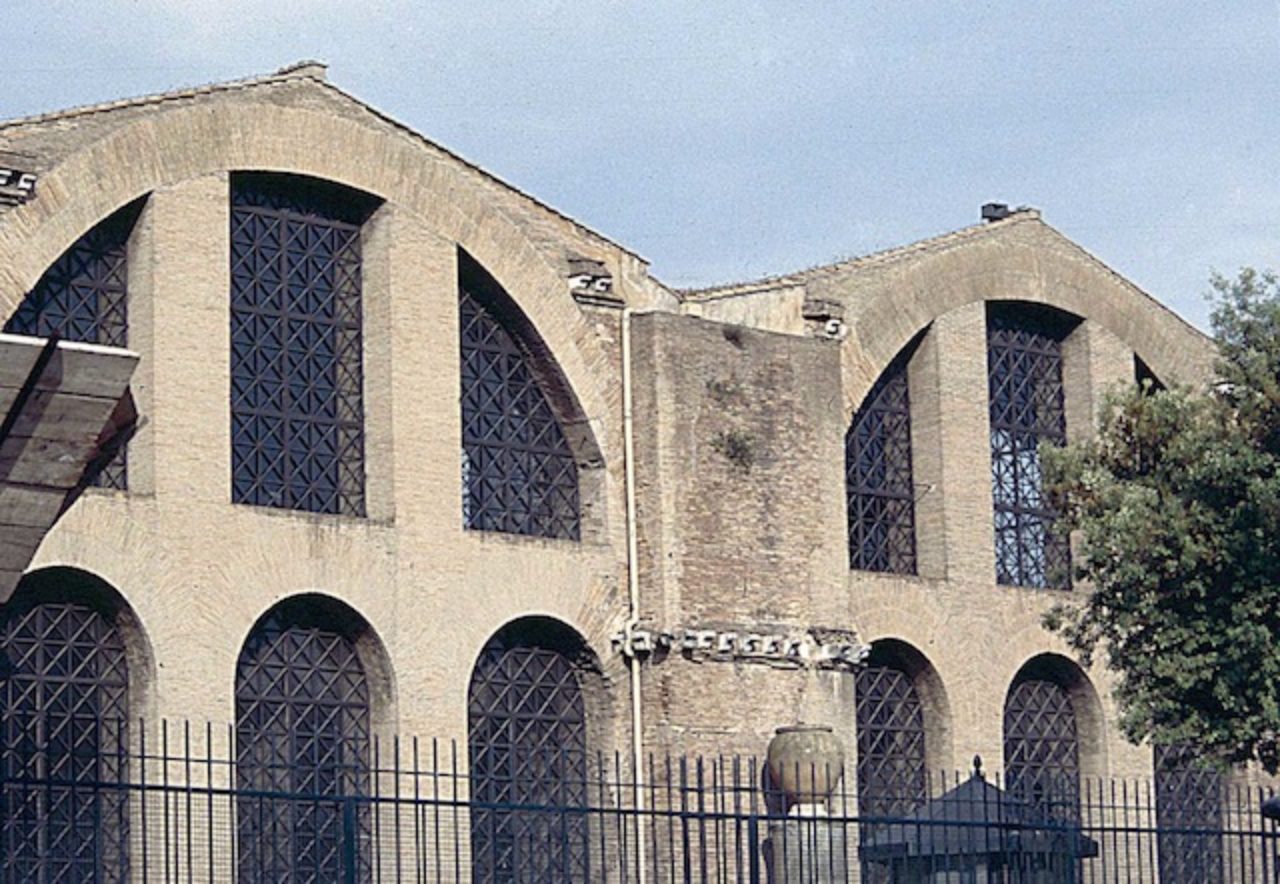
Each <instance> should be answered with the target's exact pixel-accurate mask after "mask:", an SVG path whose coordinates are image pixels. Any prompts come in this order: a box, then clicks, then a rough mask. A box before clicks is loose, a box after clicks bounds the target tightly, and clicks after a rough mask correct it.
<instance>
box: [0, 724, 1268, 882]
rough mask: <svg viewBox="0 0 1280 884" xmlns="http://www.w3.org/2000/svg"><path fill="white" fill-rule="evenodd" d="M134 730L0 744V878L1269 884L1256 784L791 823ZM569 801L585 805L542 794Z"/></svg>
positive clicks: (733, 793) (753, 793)
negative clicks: (106, 736) (1178, 794)
mask: <svg viewBox="0 0 1280 884" xmlns="http://www.w3.org/2000/svg"><path fill="white" fill-rule="evenodd" d="M130 730H131V731H132V736H130V737H129V738H128V740H127V741H126V739H125V738H124V737H123V736H121V738H120V740H119V741H118V742H119V743H120V745H117V746H115V747H113V748H112V749H110V750H107V749H104V747H103V746H102V745H101V743H102V741H101V740H100V739H97V738H96V737H95V736H94V735H93V734H85V738H84V739H83V740H81V741H79V742H76V741H63V742H61V743H60V744H59V745H60V746H61V747H62V748H61V749H59V750H58V751H57V752H54V751H52V750H50V749H49V748H48V745H49V744H48V743H42V742H40V741H38V740H37V739H36V738H35V737H31V738H30V739H25V738H24V737H23V735H17V736H16V737H13V738H12V739H10V740H9V743H8V744H7V745H5V746H3V747H0V812H2V813H3V819H2V820H0V879H2V880H3V881H5V882H9V881H22V882H26V881H36V882H43V881H75V882H81V881H104V882H116V881H119V882H124V881H144V882H150V881H175V882H177V881H182V882H205V881H208V882H213V881H240V882H268V881H269V882H280V881H290V882H294V881H297V882H326V884H327V882H372V881H412V882H419V884H428V882H431V884H434V882H445V881H448V882H454V881H475V882H483V884H490V882H492V884H497V882H538V884H550V882H560V881H563V882H587V881H590V882H638V881H642V880H643V881H645V882H653V884H667V882H699V884H701V882H717V884H719V882H749V884H763V882H805V884H820V882H875V884H880V882H926V881H927V882H948V884H953V882H1028V884H1030V882H1036V884H1040V882H1082V884H1083V882H1088V884H1093V882H1098V884H1102V882H1161V884H1191V882H1196V884H1226V882H1260V884H1261V882H1268V884H1270V882H1275V881H1277V880H1280V864H1278V862H1277V850H1278V849H1280V841H1278V840H1277V833H1276V830H1275V828H1274V827H1273V825H1272V824H1271V823H1269V822H1265V821H1264V820H1263V819H1262V817H1261V815H1260V812H1259V807H1260V804H1261V802H1262V800H1263V799H1264V798H1265V797H1267V796H1266V795H1264V794H1263V792H1262V791H1261V790H1260V789H1256V788H1244V787H1231V788H1221V789H1218V790H1217V792H1216V794H1208V793H1204V792H1203V791H1202V792H1201V793H1199V794H1197V795H1196V796H1193V797H1194V798H1195V802H1194V806H1192V805H1187V806H1181V807H1175V808H1171V807H1170V806H1169V801H1171V800H1173V799H1172V798H1171V797H1169V796H1167V795H1166V796H1163V797H1162V796H1161V795H1159V794H1157V791H1156V790H1155V789H1154V788H1153V786H1152V784H1151V783H1149V782H1146V781H1121V780H1114V781H1113V780H1106V781H1100V780H1093V779H1085V780H1082V781H1079V782H1072V783H1062V784H1055V783H1054V782H1052V781H1049V780H1045V779H1043V778H1041V779H1034V781H1032V782H1024V783H1022V784H1018V783H1015V784H1013V785H1012V788H1009V789H1006V788H1004V785H1003V784H1001V782H1000V781H999V779H998V778H996V777H986V776H983V775H982V774H981V773H978V772H976V771H975V772H969V773H963V774H955V775H938V776H935V777H929V778H925V779H924V781H923V784H921V781H920V780H919V778H917V779H916V780H914V785H913V786H912V787H911V788H910V789H906V790H904V792H906V791H910V792H914V793H915V794H910V795H908V794H902V795H897V796H885V795H876V796H863V803H862V806H863V807H864V808H867V809H868V812H867V813H859V803H858V797H857V795H856V794H855V789H854V783H853V782H852V780H853V779H854V777H853V775H852V771H847V772H846V778H845V781H844V782H841V783H840V784H839V785H838V786H837V787H836V789H835V791H834V793H833V794H831V795H830V796H828V798H827V800H826V801H825V802H824V803H822V804H821V805H808V806H802V807H799V808H795V807H788V806H787V804H788V803H787V797H786V796H785V795H783V794H781V793H780V792H778V791H777V790H775V789H773V788H772V786H771V784H770V782H769V779H768V776H767V774H766V773H765V772H764V765H763V764H762V762H761V760H759V759H755V758H746V757H736V756H735V757H715V758H683V757H679V758H657V757H650V758H649V759H648V760H647V763H646V767H645V770H644V771H642V775H641V776H640V777H639V778H637V777H635V776H634V775H633V772H632V771H631V770H630V769H629V766H628V765H627V764H626V763H625V761H624V760H623V759H622V758H619V757H616V756H615V757H604V756H601V755H594V756H591V757H586V756H583V755H581V754H578V755H572V754H570V753H568V752H567V751H566V750H564V749H563V748H562V747H550V748H544V749H540V750H536V752H535V755H534V756H527V755H526V757H525V758H524V759H523V762H522V764H521V767H520V769H521V771H522V772H523V775H522V777H520V778H517V777H511V778H509V779H504V778H503V777H502V775H501V772H498V773H495V772H493V771H490V772H488V774H487V778H486V780H485V781H484V782H480V781H479V780H478V779H473V778H472V777H471V776H470V775H469V774H468V773H467V764H466V761H467V751H466V748H465V747H461V748H460V747H458V746H457V745H455V744H453V743H444V742H440V741H435V740H416V739H414V740H393V741H390V742H389V743H387V742H382V743H379V742H378V741H376V740H374V741H373V742H372V744H371V745H372V752H371V757H368V758H363V759H362V758H353V757H349V756H348V755H346V754H344V751H343V747H342V745H341V740H337V739H335V740H334V741H333V742H332V744H331V745H329V744H327V743H326V741H324V740H320V741H319V742H318V743H317V741H316V740H315V739H314V735H308V737H307V740H306V741H305V742H306V744H307V745H308V746H313V747H314V746H316V745H319V746H321V747H322V748H321V749H320V750H316V751H314V752H313V754H312V756H311V757H308V758H297V757H292V756H290V755H289V751H288V749H289V747H288V746H286V745H274V744H273V745H261V744H259V743H255V744H253V745H245V744H244V743H243V742H240V743H237V740H236V735H235V733H234V732H233V731H232V730H230V729H227V730H219V729H215V728H212V727H208V726H206V727H201V728H192V727H189V726H185V725H183V726H179V727H172V726H169V725H165V726H162V727H161V728H159V729H157V730H154V731H150V732H149V731H148V730H147V729H145V728H143V727H141V726H139V727H138V728H136V729H132V728H131V729H130ZM99 736H100V735H99ZM126 742H127V745H126ZM537 753H542V755H544V756H545V757H538V756H537ZM538 771H543V772H545V773H546V776H547V780H546V781H545V782H539V780H538V777H537V776H536V775H535V774H536V772H538ZM531 772H533V773H531ZM817 773H818V772H816V771H811V772H810V774H811V775H812V776H814V779H820V778H819V777H817ZM824 773H825V772H824ZM801 774H803V772H801ZM575 778H576V779H575ZM846 784H847V787H846ZM566 786H570V787H572V788H570V789H569V790H568V792H566V789H565V787H566ZM565 794H574V795H577V796H578V798H579V800H576V801H574V802H572V803H565V802H563V801H560V802H552V801H547V800H544V796H547V795H553V796H554V795H559V796H563V795H565ZM886 807H892V808H893V811H892V812H886V811H885V810H884V808H886ZM877 808H878V809H877ZM1174 811H1176V812H1174ZM1171 820H1172V821H1173V824H1170V821H1171Z"/></svg>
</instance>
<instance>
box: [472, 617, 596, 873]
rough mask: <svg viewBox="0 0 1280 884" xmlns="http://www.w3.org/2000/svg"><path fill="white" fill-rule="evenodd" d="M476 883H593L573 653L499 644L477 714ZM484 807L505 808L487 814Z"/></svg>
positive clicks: (485, 658)
mask: <svg viewBox="0 0 1280 884" xmlns="http://www.w3.org/2000/svg"><path fill="white" fill-rule="evenodd" d="M468 723H469V744H470V758H471V789H472V799H473V801H474V802H477V805H473V809H472V811H471V851H472V870H473V880H474V881H476V882H477V884H498V882H504V884H507V882H510V884H522V882H528V884H535V882H538V884H540V882H544V881H563V882H585V881H588V880H591V879H590V876H589V872H590V862H589V844H590V841H589V833H588V828H587V820H586V817H585V816H584V815H582V814H580V813H573V812H572V811H571V809H572V808H575V807H585V806H587V805H586V802H587V801H588V797H589V796H588V794H587V734H586V715H585V709H584V704H583V697H582V689H581V687H580V685H579V682H578V671H577V667H576V666H575V664H574V662H573V661H572V660H571V659H570V658H569V657H568V656H566V655H565V654H564V653H562V652H560V651H558V650H553V649H550V648H543V647H538V646H533V645H508V644H506V643H504V642H502V641H499V640H495V641H493V642H490V643H489V645H488V646H486V647H485V649H484V650H483V651H482V652H481V655H480V659H479V661H477V663H476V667H475V671H474V673H473V675H472V678H471V691H470V698H469V705H468ZM483 804H496V805H505V806H498V807H481V806H479V805H483Z"/></svg>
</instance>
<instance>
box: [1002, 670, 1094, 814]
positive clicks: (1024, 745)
mask: <svg viewBox="0 0 1280 884" xmlns="http://www.w3.org/2000/svg"><path fill="white" fill-rule="evenodd" d="M1004 770H1005V783H1006V786H1007V788H1008V792H1009V794H1010V795H1012V796H1013V797H1014V798H1015V799H1018V800H1021V801H1025V802H1027V803H1029V804H1031V805H1032V806H1034V807H1036V808H1038V809H1039V810H1040V811H1041V812H1042V813H1043V814H1045V815H1046V817H1047V818H1049V819H1051V820H1057V821H1061V822H1078V821H1079V818H1080V746H1079V740H1078V737H1077V732H1076V716H1075V710H1074V708H1073V707H1072V705H1071V697H1070V696H1069V695H1068V694H1067V691H1066V690H1065V689H1064V688H1063V687H1061V686H1060V685H1058V684H1056V683H1054V682H1051V681H1047V680H1044V679H1027V680H1025V681H1021V682H1019V683H1018V684H1016V685H1015V686H1014V687H1013V690H1011V691H1010V692H1009V697H1008V699H1007V700H1006V701H1005V707H1004Z"/></svg>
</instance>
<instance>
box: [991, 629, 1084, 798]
mask: <svg viewBox="0 0 1280 884" xmlns="http://www.w3.org/2000/svg"><path fill="white" fill-rule="evenodd" d="M1032 681H1039V682H1048V683H1049V684H1052V685H1055V686H1056V687H1057V688H1059V689H1061V690H1062V691H1063V692H1064V693H1065V694H1066V696H1067V698H1068V699H1069V700H1070V704H1071V711H1072V713H1073V715H1074V718H1075V727H1076V739H1077V746H1078V752H1079V775H1080V778H1081V780H1082V781H1083V780H1084V779H1085V778H1098V777H1104V776H1106V775H1107V771H1108V766H1107V763H1108V762H1107V733H1106V731H1107V724H1106V715H1105V712H1104V711H1103V707H1102V700H1101V698H1100V697H1099V695H1098V692H1097V690H1096V689H1095V688H1094V686H1093V682H1092V681H1091V680H1090V678H1089V676H1088V674H1087V673H1086V672H1085V671H1084V670H1083V669H1081V668H1080V665H1079V664H1078V663H1076V662H1075V661H1074V660H1071V659H1070V658H1068V657H1065V656H1063V655H1062V654H1056V653H1052V652H1046V653H1041V654H1037V655H1035V656H1033V657H1032V658H1031V659H1029V660H1027V661H1026V662H1025V663H1023V664H1022V666H1021V667H1019V669H1018V671H1017V672H1016V673H1015V675H1014V676H1013V679H1012V680H1011V681H1010V682H1009V688H1008V690H1007V691H1006V693H1005V702H1004V708H1006V709H1007V707H1008V704H1009V700H1010V699H1011V698H1012V696H1013V694H1014V691H1015V690H1016V689H1017V688H1018V687H1019V685H1022V684H1024V683H1026V682H1032ZM1006 724H1007V723H1006ZM1001 733H1002V735H1003V736H1004V738H1005V739H1007V738H1008V734H1007V732H1006V730H1005V728H1004V727H1002V728H1001ZM1007 775H1008V772H1007V771H1006V776H1007Z"/></svg>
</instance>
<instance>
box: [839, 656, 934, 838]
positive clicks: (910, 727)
mask: <svg viewBox="0 0 1280 884" xmlns="http://www.w3.org/2000/svg"><path fill="white" fill-rule="evenodd" d="M877 656H878V655H876V654H874V653H873V655H872V657H871V659H869V660H868V661H867V665H866V666H865V667H863V668H862V669H859V670H858V671H857V674H856V675H855V676H854V692H855V695H856V698H857V699H856V702H857V725H858V813H859V814H860V815H862V816H863V817H899V816H906V815H907V814H909V813H911V812H912V811H913V810H915V809H916V808H917V807H919V806H920V805H921V804H922V803H924V802H925V801H926V800H927V799H928V797H929V795H928V776H927V768H926V755H925V725H924V707H923V704H921V702H920V695H919V693H918V692H917V691H916V686H915V682H914V679H913V678H912V677H911V675H910V674H909V673H908V672H906V671H905V670H904V669H903V668H902V667H901V666H899V665H897V664H896V663H895V662H894V661H890V660H886V659H883V658H881V659H877Z"/></svg>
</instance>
